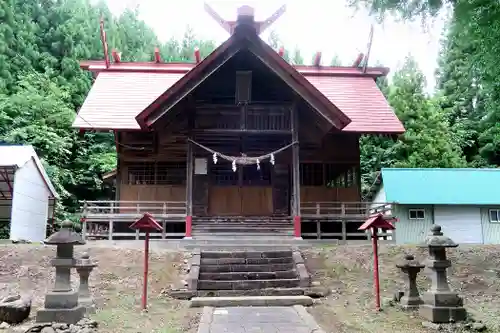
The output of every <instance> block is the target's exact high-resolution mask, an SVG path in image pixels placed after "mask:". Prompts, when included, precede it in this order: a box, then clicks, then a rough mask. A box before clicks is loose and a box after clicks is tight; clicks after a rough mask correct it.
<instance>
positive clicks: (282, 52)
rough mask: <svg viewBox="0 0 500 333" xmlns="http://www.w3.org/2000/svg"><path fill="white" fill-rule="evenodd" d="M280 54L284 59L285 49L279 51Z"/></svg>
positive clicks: (281, 48)
mask: <svg viewBox="0 0 500 333" xmlns="http://www.w3.org/2000/svg"><path fill="white" fill-rule="evenodd" d="M278 54H279V55H280V57H283V56H284V55H285V48H284V47H283V46H282V47H280V50H279V51H278Z"/></svg>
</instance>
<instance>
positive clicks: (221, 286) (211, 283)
mask: <svg viewBox="0 0 500 333" xmlns="http://www.w3.org/2000/svg"><path fill="white" fill-rule="evenodd" d="M299 282H300V281H299V279H298V278H295V279H276V280H233V281H220V280H198V290H242V289H263V288H294V287H298V286H299Z"/></svg>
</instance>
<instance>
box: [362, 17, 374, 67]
mask: <svg viewBox="0 0 500 333" xmlns="http://www.w3.org/2000/svg"><path fill="white" fill-rule="evenodd" d="M372 42H373V24H372V26H371V27H370V35H369V37H368V46H367V51H366V57H365V62H364V64H363V73H366V68H367V66H368V60H369V59H370V51H371V49H372Z"/></svg>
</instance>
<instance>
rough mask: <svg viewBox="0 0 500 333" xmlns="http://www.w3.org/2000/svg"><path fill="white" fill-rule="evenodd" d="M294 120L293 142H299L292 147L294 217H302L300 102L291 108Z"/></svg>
mask: <svg viewBox="0 0 500 333" xmlns="http://www.w3.org/2000/svg"><path fill="white" fill-rule="evenodd" d="M290 112H291V120H292V142H297V143H296V144H295V145H293V147H292V193H293V202H292V216H298V215H300V169H299V168H300V159H299V152H300V147H299V144H298V141H299V121H298V120H299V117H298V115H299V114H298V102H295V103H294V104H293V106H292V107H291V108H290Z"/></svg>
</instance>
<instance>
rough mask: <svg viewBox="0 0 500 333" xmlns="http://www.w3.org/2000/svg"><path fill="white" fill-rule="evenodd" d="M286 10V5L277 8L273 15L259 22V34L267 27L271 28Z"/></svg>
mask: <svg viewBox="0 0 500 333" xmlns="http://www.w3.org/2000/svg"><path fill="white" fill-rule="evenodd" d="M285 12H286V5H283V6H281V7H280V8H278V10H276V11H275V12H274V13H273V14H272V15H271V16H269V17H268V18H267V19H266V20H265V21H264V22H260V24H259V31H258V32H259V34H261V33H262V32H264V31H265V30H266V29H267V28H269V27H270V26H271V25H272V24H273V23H274V22H276V20H277V19H279V18H280V17H281V16H282V15H283V14H284V13H285Z"/></svg>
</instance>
